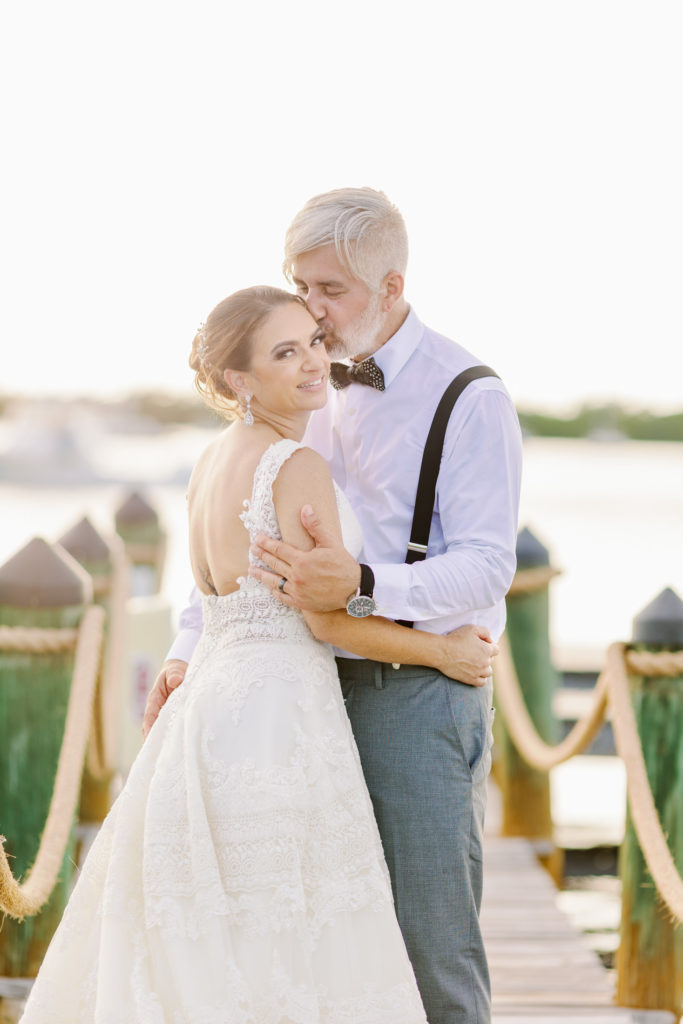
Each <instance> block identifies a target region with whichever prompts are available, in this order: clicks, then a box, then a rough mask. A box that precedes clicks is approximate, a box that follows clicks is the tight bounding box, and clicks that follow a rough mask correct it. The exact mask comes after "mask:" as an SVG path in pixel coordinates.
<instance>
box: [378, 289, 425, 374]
mask: <svg viewBox="0 0 683 1024" xmlns="http://www.w3.org/2000/svg"><path fill="white" fill-rule="evenodd" d="M423 332H424V325H423V324H422V323H421V321H420V320H419V319H418V317H417V314H416V313H415V311H414V309H413V307H412V306H411V307H410V309H409V312H408V316H407V317H406V318H405V320H404V321H403V323H402V324H401V326H400V327H399V329H398V330H397V331H396V333H395V334H392V336H391V337H390V338H389V340H388V341H385V343H384V344H383V345H382V347H381V348H379V349H377V351H376V352H375V353H374V358H375V362H376V363H377V365H378V366H379V368H380V370H381V371H382V373H383V374H384V386H385V387H389V385H390V384H391V382H392V381H393V380H394V378H395V377H397V376H398V374H399V373H400V371H401V370H402V369H403V367H404V366H405V364H406V363H407V362H408V360H409V359H410V357H411V356H412V354H413V352H414V351H415V349H416V348H417V346H418V344H419V343H420V339H421V337H422V334H423Z"/></svg>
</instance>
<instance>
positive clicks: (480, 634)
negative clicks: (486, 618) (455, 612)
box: [437, 626, 499, 686]
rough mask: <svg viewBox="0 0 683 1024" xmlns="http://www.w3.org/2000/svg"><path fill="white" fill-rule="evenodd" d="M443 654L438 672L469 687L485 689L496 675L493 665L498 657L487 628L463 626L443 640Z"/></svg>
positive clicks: (497, 649)
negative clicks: (494, 674) (489, 680)
mask: <svg viewBox="0 0 683 1024" xmlns="http://www.w3.org/2000/svg"><path fill="white" fill-rule="evenodd" d="M442 639H443V641H444V652H443V656H442V658H441V660H440V664H439V665H437V668H438V669H439V671H440V672H443V674H444V675H446V676H450V678H451V679H457V680H458V681H459V682H461V683H467V684H468V686H483V685H484V684H485V683H486V681H487V680H488V679H490V677H491V676H492V675H493V669H492V667H491V663H492V662H493V659H494V658H495V656H496V655H497V654H498V651H499V647H498V644H495V643H493V641H492V640H491V634H490V633H489V631H488V629H486V627H485V626H461V627H460V628H459V629H455V630H453V632H452V633H448V634H447V635H446V636H444V637H443V638H442Z"/></svg>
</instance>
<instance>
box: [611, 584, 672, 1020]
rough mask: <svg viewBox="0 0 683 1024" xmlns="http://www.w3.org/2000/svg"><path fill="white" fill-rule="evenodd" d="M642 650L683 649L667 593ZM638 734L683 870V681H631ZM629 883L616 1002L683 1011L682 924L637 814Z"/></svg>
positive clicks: (627, 852) (630, 836)
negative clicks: (652, 862) (644, 844)
mask: <svg viewBox="0 0 683 1024" xmlns="http://www.w3.org/2000/svg"><path fill="white" fill-rule="evenodd" d="M633 643H634V646H635V647H636V649H638V650H644V651H664V650H674V651H680V650H681V649H683V601H681V599H680V598H679V597H678V595H677V594H675V593H674V591H673V590H670V589H667V590H664V591H663V592H662V593H661V594H660V595H659V596H658V597H657V598H655V600H654V601H653V602H652V603H651V604H649V605H648V606H647V607H646V608H645V609H644V610H643V611H642V612H641V613H640V614H639V615H638V616H637V617H636V618H635V619H634V622H633ZM630 683H631V694H632V699H633V705H634V711H635V716H636V721H637V724H638V733H639V736H640V742H641V746H642V749H643V756H644V759H645V765H646V768H647V774H648V779H649V782H650V788H651V790H652V795H653V797H654V802H655V807H656V808H657V813H658V815H659V820H660V822H661V825H662V830H663V832H664V834H665V836H666V837H667V840H668V844H669V849H670V851H671V855H672V857H673V859H674V862H675V864H676V867H677V869H678V871H679V872H683V676H679V677H677V678H673V679H672V678H670V677H668V678H667V677H659V678H646V677H643V676H632V677H630ZM619 874H620V876H621V884H622V903H621V932H620V945H619V951H618V954H617V1002H618V1003H620V1004H621V1005H622V1006H636V1007H643V1008H647V1009H658V1010H669V1011H671V1012H673V1013H675V1014H676V1015H677V1016H679V1015H681V1014H683V926H680V925H679V926H677V927H675V926H674V924H673V923H672V922H671V921H670V920H669V916H668V915H667V913H666V911H665V910H663V909H662V906H661V902H660V900H659V899H658V896H657V891H656V889H655V887H654V883H653V881H652V878H651V876H650V874H649V872H648V870H647V867H646V865H645V862H644V859H643V855H642V853H641V850H640V847H639V845H638V840H637V838H636V835H635V832H634V829H633V825H632V822H631V817H630V813H629V814H627V822H626V834H625V837H624V842H623V845H622V847H621V851H620V856H619Z"/></svg>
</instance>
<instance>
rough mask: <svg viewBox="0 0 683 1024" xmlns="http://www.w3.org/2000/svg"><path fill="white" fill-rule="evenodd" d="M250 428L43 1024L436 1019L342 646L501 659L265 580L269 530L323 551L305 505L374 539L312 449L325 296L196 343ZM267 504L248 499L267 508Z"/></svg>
mask: <svg viewBox="0 0 683 1024" xmlns="http://www.w3.org/2000/svg"><path fill="white" fill-rule="evenodd" d="M190 363H191V365H192V367H193V369H195V371H196V383H197V386H198V387H199V389H200V391H201V392H202V394H203V395H204V397H205V399H206V400H207V401H208V402H209V403H210V404H211V405H213V406H214V407H215V408H218V409H220V410H221V411H223V412H224V413H228V414H231V415H232V416H233V417H234V418H233V422H232V424H231V425H230V427H229V428H228V429H227V430H225V431H224V432H223V433H222V434H221V435H220V436H219V437H218V438H217V439H216V440H215V441H214V442H213V443H212V444H210V445H209V447H208V448H207V450H206V451H205V452H204V454H203V455H202V456H201V458H200V459H199V461H198V463H197V466H196V467H195V470H194V472H193V475H192V479H191V482H190V487H189V493H188V502H189V527H190V557H191V562H192V569H193V573H194V577H195V580H196V583H197V586H198V588H199V589H200V591H202V594H203V597H202V601H203V615H204V632H203V634H202V638H201V640H200V643H199V645H198V647H197V649H196V651H195V654H194V656H193V658H192V661H191V663H190V666H189V669H188V672H187V676H186V680H185V683H184V684H183V686H181V687H180V688H179V689H178V690H176V691H175V692H174V693H173V694H172V695H171V697H170V698H169V700H168V701H167V703H166V705H165V706H164V708H163V710H162V711H161V713H160V715H159V718H158V721H157V722H156V724H155V725H154V727H153V728H152V730H151V732H150V734H149V736H148V738H147V740H146V742H145V744H144V746H143V748H142V751H141V752H140V754H139V756H138V758H137V760H136V761H135V764H134V765H133V768H132V769H131V772H130V775H129V777H128V780H127V782H126V785H125V787H124V789H123V791H122V792H121V794H120V796H119V798H118V800H117V801H116V803H115V804H114V806H113V807H112V809H111V811H110V813H109V815H108V817H107V818H106V820H105V822H104V824H103V826H102V828H101V830H100V833H99V835H98V837H97V840H96V842H95V844H94V845H93V848H92V850H91V853H90V855H89V857H88V859H87V861H86V863H85V865H84V867H83V870H82V872H81V874H80V877H79V880H78V882H77V884H76V887H75V889H74V892H73V895H72V898H71V900H70V902H69V905H68V907H67V909H66V912H65V914H64V917H63V920H62V923H61V925H60V927H59V929H58V930H57V932H56V934H55V937H54V939H53V941H52V944H51V946H50V948H49V950H48V953H47V955H46V957H45V960H44V963H43V966H42V968H41V970H40V973H39V975H38V978H37V979H36V982H35V984H34V987H33V990H32V992H31V995H30V997H29V1000H28V1003H27V1006H26V1010H25V1012H24V1016H23V1017H22V1022H23V1024H67V1022H68V1024H86V1022H87V1024H124V1022H125V1024H138V1022H139V1024H323V1022H324V1024H418V1022H419V1024H425V1021H426V1018H425V1014H424V1010H423V1008H422V1005H421V1002H420V997H419V994H418V991H417V987H416V984H415V980H414V977H413V973H412V969H411V966H410V963H409V961H408V957H407V954H406V951H405V947H404V945H403V940H402V937H401V933H400V930H399V927H398V923H397V921H396V917H395V914H394V907H393V902H392V895H391V887H390V883H389V880H388V874H387V869H386V865H385V863H384V858H383V854H382V849H381V845H380V840H379V835H378V832H377V827H376V825H375V821H374V818H373V814H372V806H371V804H370V799H369V796H368V793H367V790H366V788H365V783H364V781H363V776H362V773H361V768H360V762H359V759H358V755H357V752H356V748H355V744H354V740H353V736H352V733H351V728H350V725H349V721H348V719H347V716H346V712H345V710H344V704H343V700H342V696H341V692H340V688H339V682H338V677H337V673H336V667H335V660H334V656H333V653H332V650H331V648H330V647H329V646H328V644H331V643H334V644H337V645H338V646H340V647H343V648H345V649H346V650H350V651H352V652H354V653H356V654H359V655H361V656H365V657H371V658H374V659H378V660H382V661H388V662H403V663H406V664H422V665H430V666H433V667H435V668H438V669H439V670H440V671H442V672H444V673H445V674H447V675H449V676H451V677H457V678H458V679H460V680H461V681H463V682H467V683H471V684H473V685H477V684H480V683H482V682H483V681H484V680H485V679H486V678H487V677H488V676H489V675H490V672H491V669H490V662H491V657H492V655H493V654H495V653H496V650H497V648H496V647H495V645H493V644H491V643H488V642H487V639H486V633H485V631H481V630H479V629H478V628H475V627H472V626H465V627H463V628H462V629H460V630H456V631H455V632H454V633H452V634H450V636H447V637H442V636H437V635H434V634H429V633H426V632H422V631H418V630H409V629H404V628H403V627H401V626H398V625H396V624H395V623H393V622H389V621H387V620H384V619H381V618H379V617H377V616H370V617H369V618H366V619H362V620H356V619H353V618H352V617H351V616H349V615H348V614H347V613H346V612H345V611H339V612H331V613H328V614H319V613H309V612H303V613H302V612H300V611H297V610H296V609H294V608H289V607H286V606H284V605H283V604H281V603H280V602H279V601H277V599H276V598H275V597H273V596H272V595H271V594H270V592H269V590H268V589H267V588H266V586H265V585H264V584H262V583H260V582H259V581H257V580H256V579H254V578H252V577H249V576H248V570H249V564H250V559H251V558H253V556H250V554H249V545H250V539H251V538H253V537H254V536H255V535H256V534H257V533H259V532H266V533H269V534H270V535H272V536H276V537H282V538H284V539H285V540H286V541H289V542H290V543H292V544H296V545H298V546H299V547H304V546H306V547H310V546H311V540H310V538H309V536H308V534H307V533H306V532H305V531H304V529H303V527H302V526H301V523H300V519H299V509H300V508H301V506H302V504H304V503H310V504H312V505H313V506H314V507H315V509H316V510H317V511H318V512H319V514H320V518H321V521H322V522H323V523H325V524H326V525H327V526H328V527H329V528H330V529H332V530H333V531H335V533H336V536H337V537H343V540H344V543H345V545H346V546H347V548H348V549H349V550H350V551H352V553H354V554H355V555H357V554H358V553H359V551H360V547H361V543H362V537H361V534H360V529H359V526H358V523H357V521H356V520H355V517H354V515H353V512H352V511H351V508H350V506H349V504H348V502H347V501H346V499H345V498H344V496H343V495H342V494H341V493H340V492H339V490H338V489H337V488H336V486H335V485H334V484H333V482H332V479H331V476H330V473H329V470H328V468H327V465H326V463H325V462H324V461H323V459H322V458H321V457H320V456H319V455H317V454H316V453H315V452H313V451H312V450H311V449H309V448H305V447H304V446H303V445H302V444H301V443H300V439H301V437H302V436H303V432H304V428H305V426H306V422H307V419H308V416H309V414H310V413H311V412H312V411H313V410H314V409H319V408H321V407H322V406H323V405H324V404H325V401H326V393H327V373H328V368H329V360H328V357H327V354H326V351H325V345H324V337H323V333H322V332H321V330H320V329H319V328H318V327H317V325H316V323H315V321H314V320H313V318H312V317H311V315H310V314H309V313H308V311H307V310H306V307H305V305H304V304H303V302H302V301H301V300H300V299H298V298H297V297H296V296H294V295H291V294H290V293H288V292H284V291H280V290H278V289H275V288H266V287H258V288H249V289H246V290H244V291H241V292H237V293H235V294H234V295H232V296H230V297H229V298H227V299H225V300H224V301H223V302H221V303H220V304H219V305H218V306H217V307H216V308H215V309H214V310H213V311H212V313H211V314H210V316H209V317H208V320H207V323H206V325H205V327H203V328H202V330H201V331H200V332H199V333H198V334H197V336H196V337H195V340H194V343H193V351H192V356H191V359H190ZM248 495H249V496H250V497H249V498H248V500H245V498H246V497H247V496H248Z"/></svg>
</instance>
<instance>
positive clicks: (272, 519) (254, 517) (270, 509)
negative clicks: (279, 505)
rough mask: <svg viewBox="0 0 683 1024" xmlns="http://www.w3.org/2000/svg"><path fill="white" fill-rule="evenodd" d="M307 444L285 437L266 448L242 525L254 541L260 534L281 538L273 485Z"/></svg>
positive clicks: (255, 472) (242, 517) (242, 516)
mask: <svg viewBox="0 0 683 1024" xmlns="http://www.w3.org/2000/svg"><path fill="white" fill-rule="evenodd" d="M303 447H304V445H302V444H301V442H300V441H292V440H291V439H290V438H283V439H282V441H276V442H275V443H274V444H271V445H270V446H269V447H268V448H266V450H265V452H264V453H263V455H262V456H261V458H260V460H259V463H258V465H257V467H256V469H255V471H254V482H253V485H252V490H251V498H250V499H249V501H245V503H244V509H245V510H244V512H243V513H242V515H241V517H240V518H241V519H242V522H243V523H244V525H245V526H246V528H247V529H248V530H249V536H250V538H251V539H252V540H253V538H254V536H255V535H256V534H257V533H268V534H270V536H271V537H275V538H277V539H280V537H281V536H282V534H281V533H280V525H279V523H278V521H277V515H276V514H275V505H274V504H273V483H274V482H275V480H276V479H277V475H278V473H279V472H280V470H281V469H282V466H283V465H284V463H285V462H286V461H287V459H289V458H290V457H291V456H292V455H293V454H294V452H296V451H298V450H299V448H303Z"/></svg>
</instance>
